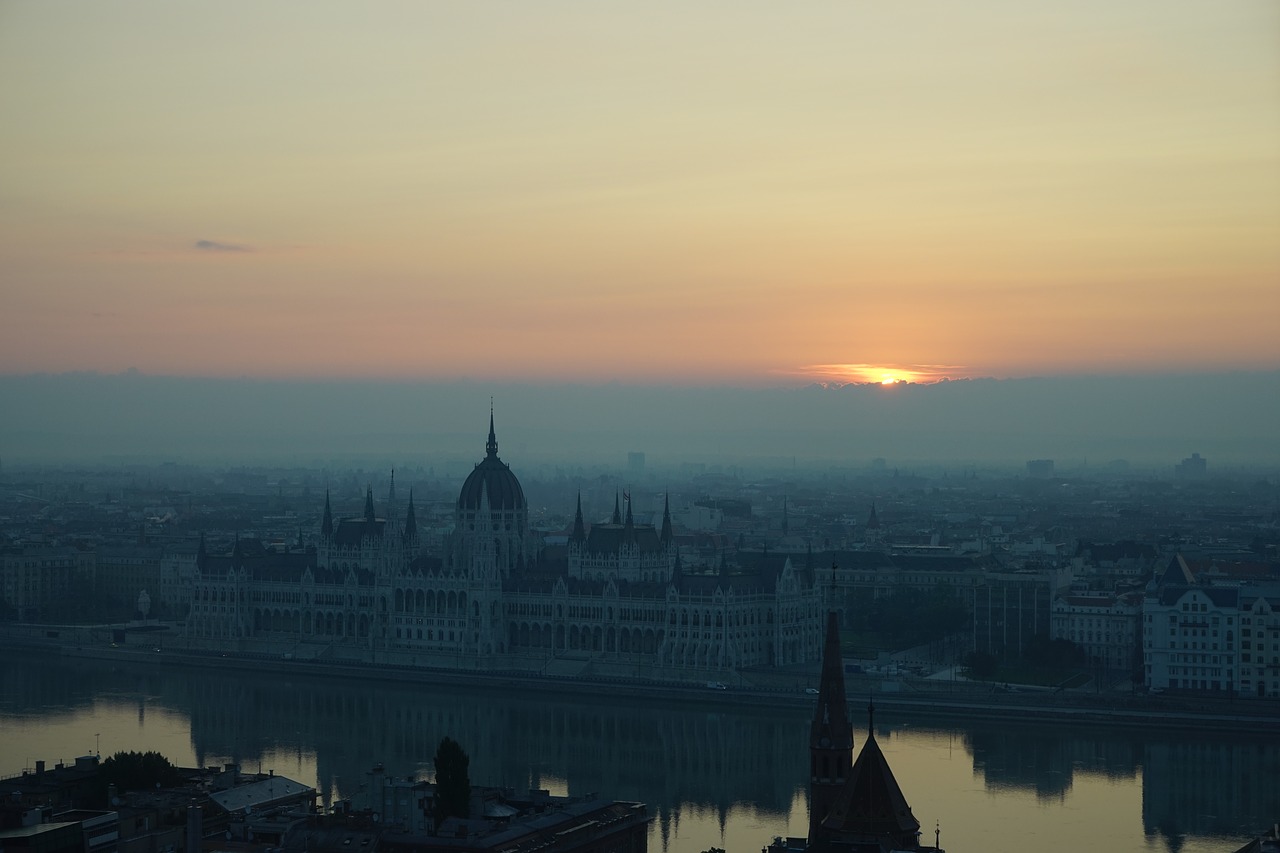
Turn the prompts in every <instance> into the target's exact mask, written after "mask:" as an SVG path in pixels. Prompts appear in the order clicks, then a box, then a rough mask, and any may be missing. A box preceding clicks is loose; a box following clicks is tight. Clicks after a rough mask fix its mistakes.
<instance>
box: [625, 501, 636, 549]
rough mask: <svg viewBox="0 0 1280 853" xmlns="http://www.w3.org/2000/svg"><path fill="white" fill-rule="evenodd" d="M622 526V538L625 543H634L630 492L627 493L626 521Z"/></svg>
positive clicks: (633, 522) (634, 531) (634, 528)
mask: <svg viewBox="0 0 1280 853" xmlns="http://www.w3.org/2000/svg"><path fill="white" fill-rule="evenodd" d="M623 524H625V525H626V527H625V528H624V535H623V538H624V539H625V540H626V541H627V542H635V539H636V524H635V521H634V520H633V519H632V518H631V493H630V492H627V520H626V521H625V522H623Z"/></svg>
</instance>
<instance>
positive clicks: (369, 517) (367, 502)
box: [364, 483, 377, 521]
mask: <svg viewBox="0 0 1280 853" xmlns="http://www.w3.org/2000/svg"><path fill="white" fill-rule="evenodd" d="M376 519H377V516H376V515H375V514H374V512H373V484H372V483H370V484H369V485H368V486H367V487H366V489H365V493H364V520H365V521H375V520H376Z"/></svg>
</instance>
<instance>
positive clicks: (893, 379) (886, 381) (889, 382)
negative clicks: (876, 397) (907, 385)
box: [880, 373, 902, 385]
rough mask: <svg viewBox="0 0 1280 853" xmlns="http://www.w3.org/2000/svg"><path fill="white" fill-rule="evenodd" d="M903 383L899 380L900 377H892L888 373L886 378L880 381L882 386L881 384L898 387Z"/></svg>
mask: <svg viewBox="0 0 1280 853" xmlns="http://www.w3.org/2000/svg"><path fill="white" fill-rule="evenodd" d="M901 381H902V380H901V379H899V378H898V377H896V376H891V375H889V374H887V373H886V374H885V375H884V377H883V378H882V379H881V380H880V384H881V385H897V384H898V383H899V382H901Z"/></svg>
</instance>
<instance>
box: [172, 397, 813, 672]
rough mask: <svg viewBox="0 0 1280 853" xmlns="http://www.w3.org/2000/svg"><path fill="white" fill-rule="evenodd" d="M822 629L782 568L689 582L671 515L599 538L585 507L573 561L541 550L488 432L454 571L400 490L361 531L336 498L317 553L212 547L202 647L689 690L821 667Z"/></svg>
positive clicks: (774, 564)
mask: <svg viewBox="0 0 1280 853" xmlns="http://www.w3.org/2000/svg"><path fill="white" fill-rule="evenodd" d="M823 613H824V601H823V590H822V589H821V588H820V586H819V584H818V582H817V580H816V578H815V577H814V572H813V571H812V569H811V568H810V567H806V566H797V565H794V564H793V563H792V561H791V560H790V559H789V558H788V557H786V556H785V555H777V556H770V557H767V558H766V559H762V560H760V561H758V562H756V563H755V564H753V565H752V566H751V567H750V569H748V570H744V571H738V572H731V571H729V570H728V569H727V568H725V567H722V568H721V569H720V570H718V571H716V572H714V573H712V574H705V573H693V572H686V571H684V570H683V567H682V565H681V560H680V553H679V549H678V547H677V545H676V540H675V536H674V534H673V531H672V525H671V513H670V508H669V506H668V507H664V511H663V516H662V524H661V527H660V528H658V527H656V526H655V525H652V524H637V523H636V522H635V521H634V520H633V518H632V513H631V506H630V503H629V502H628V503H627V505H626V510H625V512H624V511H623V510H622V508H621V506H620V505H619V504H617V503H616V502H615V507H614V512H613V516H612V518H611V519H610V521H609V522H607V523H598V524H592V525H588V524H587V523H586V522H585V521H584V519H583V516H582V503H581V499H579V501H578V506H577V512H576V515H575V518H574V524H573V530H572V533H571V534H570V535H569V541H568V547H567V549H566V548H560V549H547V548H544V547H543V544H542V541H541V538H540V537H539V536H538V535H536V534H535V533H534V531H532V530H531V528H530V525H529V510H528V506H527V504H526V502H525V497H524V491H523V489H522V488H521V486H520V481H519V479H518V478H517V477H516V475H515V473H514V472H512V470H511V468H510V466H509V465H508V464H507V463H505V462H503V461H502V460H501V459H500V458H499V456H498V441H497V437H496V435H495V432H494V426H493V416H492V414H490V418H489V436H488V441H487V444H486V446H485V456H484V458H483V459H482V460H481V461H480V462H479V463H478V464H477V465H476V466H475V469H474V470H473V471H472V472H471V473H470V475H469V476H468V477H467V479H466V481H465V482H464V483H463V485H462V489H461V491H460V492H459V494H458V499H457V503H456V505H455V509H454V526H453V530H452V531H451V533H450V534H449V535H448V536H447V537H446V540H445V543H444V547H443V548H442V549H439V553H427V550H426V549H425V548H424V546H423V542H422V541H421V539H420V537H419V532H418V528H417V523H416V520H415V514H414V505H413V495H412V493H410V494H409V496H408V499H407V501H405V502H404V503H403V504H402V503H401V502H400V501H399V500H398V498H397V496H396V492H395V484H394V478H393V480H392V485H391V488H390V492H389V494H388V496H387V501H386V504H385V506H384V507H383V508H382V511H381V512H379V508H378V507H377V506H376V504H375V502H374V498H373V492H372V489H370V490H369V491H368V492H367V494H366V496H365V506H364V512H363V514H362V515H361V516H359V517H356V518H341V519H335V518H334V517H333V515H332V512H331V509H330V504H329V499H328V496H327V495H326V498H325V507H324V515H323V521H322V523H321V526H320V530H319V531H318V536H317V538H316V540H315V543H314V545H311V546H308V547H305V548H298V549H294V550H292V551H290V552H288V553H282V552H280V551H276V550H272V549H268V548H266V547H264V546H263V545H262V544H261V543H260V542H257V541H256V540H247V541H246V540H241V541H237V542H236V544H235V547H234V548H233V549H232V551H231V553H230V554H225V555H214V554H210V553H207V552H206V551H205V548H204V547H203V545H202V546H201V548H200V552H199V554H198V556H197V575H196V579H195V584H194V590H193V600H192V602H191V610H190V615H189V617H188V621H187V639H188V642H189V643H190V644H191V645H193V646H203V647H206V648H214V649H225V650H235V651H240V652H263V653H276V652H279V653H281V654H283V655H286V656H289V657H297V658H298V659H332V660H360V661H366V662H370V663H388V664H400V665H409V666H413V665H419V666H449V667H458V668H472V669H525V670H537V671H541V672H553V671H554V672H556V673H559V674H577V673H579V672H583V671H586V670H587V669H588V668H589V667H594V668H595V669H596V671H597V673H598V674H615V675H620V674H628V673H630V674H640V673H645V674H647V675H649V676H653V677H662V675H663V673H666V674H669V675H671V676H673V677H675V676H676V675H677V673H679V672H681V671H688V670H699V671H708V672H712V671H714V672H728V671H733V670H735V669H741V668H747V667H761V666H766V667H767V666H787V665H791V664H800V663H807V662H809V661H812V660H816V659H817V658H818V656H819V652H820V650H821V647H822V630H823V622H822V614H823Z"/></svg>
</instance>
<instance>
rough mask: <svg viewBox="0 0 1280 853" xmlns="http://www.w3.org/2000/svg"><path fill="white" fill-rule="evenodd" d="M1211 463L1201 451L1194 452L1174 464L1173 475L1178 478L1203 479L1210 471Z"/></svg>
mask: <svg viewBox="0 0 1280 853" xmlns="http://www.w3.org/2000/svg"><path fill="white" fill-rule="evenodd" d="M1208 467H1209V463H1208V462H1207V461H1206V460H1205V458H1204V457H1203V456H1201V455H1200V454H1199V453H1192V454H1191V455H1190V456H1188V457H1187V458H1186V459H1183V460H1182V461H1181V462H1179V463H1178V464H1177V465H1174V466H1173V476H1174V478H1175V479H1178V480H1203V479H1204V478H1205V475H1206V474H1207V473H1208Z"/></svg>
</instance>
